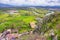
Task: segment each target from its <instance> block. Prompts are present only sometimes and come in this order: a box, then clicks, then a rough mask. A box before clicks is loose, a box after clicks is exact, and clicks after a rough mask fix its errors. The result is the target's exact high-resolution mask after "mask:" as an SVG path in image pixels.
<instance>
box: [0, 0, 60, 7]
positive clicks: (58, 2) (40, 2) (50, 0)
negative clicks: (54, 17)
mask: <svg viewBox="0 0 60 40" xmlns="http://www.w3.org/2000/svg"><path fill="white" fill-rule="evenodd" d="M0 3H4V4H9V5H15V6H22V5H27V6H60V0H0Z"/></svg>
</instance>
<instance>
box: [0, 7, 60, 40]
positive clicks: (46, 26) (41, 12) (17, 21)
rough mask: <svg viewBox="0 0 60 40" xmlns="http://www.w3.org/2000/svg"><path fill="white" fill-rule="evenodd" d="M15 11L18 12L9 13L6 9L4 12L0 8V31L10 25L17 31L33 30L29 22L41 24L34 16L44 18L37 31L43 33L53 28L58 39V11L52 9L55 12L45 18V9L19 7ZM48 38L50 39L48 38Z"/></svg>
mask: <svg viewBox="0 0 60 40" xmlns="http://www.w3.org/2000/svg"><path fill="white" fill-rule="evenodd" d="M17 11H18V13H14V14H10V12H9V13H8V12H7V10H6V11H5V13H4V11H3V10H0V32H2V31H3V30H6V29H9V28H12V27H13V28H14V29H18V32H19V33H23V32H28V31H30V30H33V29H32V28H31V26H30V22H33V21H34V22H36V23H37V24H38V25H39V26H41V25H40V24H39V23H38V21H37V20H36V18H42V19H44V20H42V21H43V24H42V27H41V29H40V30H39V32H40V31H41V32H44V33H45V34H49V31H50V30H51V29H53V30H54V32H55V33H56V34H57V35H58V40H60V39H59V38H60V36H59V35H60V27H59V26H58V24H60V12H59V11H54V12H55V14H54V15H51V16H49V17H48V16H47V17H48V18H47V19H45V15H46V14H48V10H45V9H34V8H29V9H26V10H25V9H20V10H17ZM39 21H40V20H39ZM37 24H36V25H37ZM57 26H58V27H57ZM48 40H50V39H49V38H48Z"/></svg>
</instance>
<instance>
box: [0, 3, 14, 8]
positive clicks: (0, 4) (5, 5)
mask: <svg viewBox="0 0 60 40" xmlns="http://www.w3.org/2000/svg"><path fill="white" fill-rule="evenodd" d="M0 7H13V6H12V5H8V4H3V3H0Z"/></svg>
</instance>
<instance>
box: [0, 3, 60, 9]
mask: <svg viewBox="0 0 60 40" xmlns="http://www.w3.org/2000/svg"><path fill="white" fill-rule="evenodd" d="M3 7H4V8H6V7H7V8H10V7H37V8H60V6H27V5H22V6H14V5H9V4H3V3H0V8H3Z"/></svg>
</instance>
